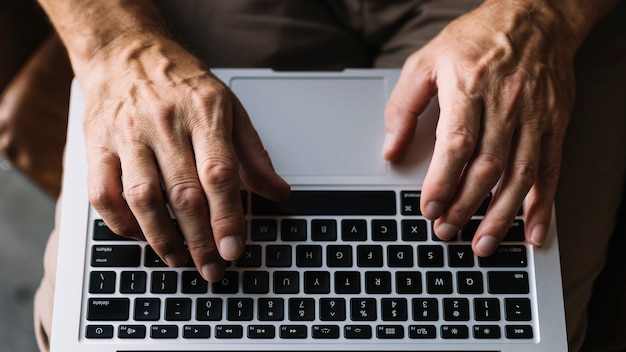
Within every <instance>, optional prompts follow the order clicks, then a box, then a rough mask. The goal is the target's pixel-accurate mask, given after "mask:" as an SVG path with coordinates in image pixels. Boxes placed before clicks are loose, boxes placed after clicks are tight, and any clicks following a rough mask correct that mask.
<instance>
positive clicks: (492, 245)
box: [474, 236, 500, 257]
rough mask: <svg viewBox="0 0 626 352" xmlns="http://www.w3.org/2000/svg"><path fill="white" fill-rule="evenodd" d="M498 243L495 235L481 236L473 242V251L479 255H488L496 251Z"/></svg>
mask: <svg viewBox="0 0 626 352" xmlns="http://www.w3.org/2000/svg"><path fill="white" fill-rule="evenodd" d="M499 245H500V241H498V240H497V239H496V238H495V237H492V236H482V237H480V238H478V240H476V243H475V244H474V252H475V253H476V255H478V256H479V257H488V256H490V255H492V254H493V252H495V251H496V249H497V248H498V246H499Z"/></svg>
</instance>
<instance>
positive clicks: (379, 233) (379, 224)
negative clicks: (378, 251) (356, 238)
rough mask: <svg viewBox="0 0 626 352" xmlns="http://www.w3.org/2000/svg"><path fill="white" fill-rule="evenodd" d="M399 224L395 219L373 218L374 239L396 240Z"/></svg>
mask: <svg viewBox="0 0 626 352" xmlns="http://www.w3.org/2000/svg"><path fill="white" fill-rule="evenodd" d="M397 239H398V225H397V224H396V221H395V220H372V240H373V241H396V240H397Z"/></svg>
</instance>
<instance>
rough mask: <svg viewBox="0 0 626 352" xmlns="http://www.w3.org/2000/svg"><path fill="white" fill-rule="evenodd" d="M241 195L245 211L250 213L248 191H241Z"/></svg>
mask: <svg viewBox="0 0 626 352" xmlns="http://www.w3.org/2000/svg"><path fill="white" fill-rule="evenodd" d="M239 196H240V197H241V205H242V207H243V213H244V214H248V192H246V191H239Z"/></svg>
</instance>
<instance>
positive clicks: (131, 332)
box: [117, 325, 146, 339]
mask: <svg viewBox="0 0 626 352" xmlns="http://www.w3.org/2000/svg"><path fill="white" fill-rule="evenodd" d="M117 337H119V338H120V339H143V338H145V337H146V327H145V326H143V325H120V326H119V327H118V329H117Z"/></svg>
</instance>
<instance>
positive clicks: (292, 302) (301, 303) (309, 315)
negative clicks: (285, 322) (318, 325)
mask: <svg viewBox="0 0 626 352" xmlns="http://www.w3.org/2000/svg"><path fill="white" fill-rule="evenodd" d="M289 320H291V321H313V320H315V300H314V299H313V298H290V299H289Z"/></svg>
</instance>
